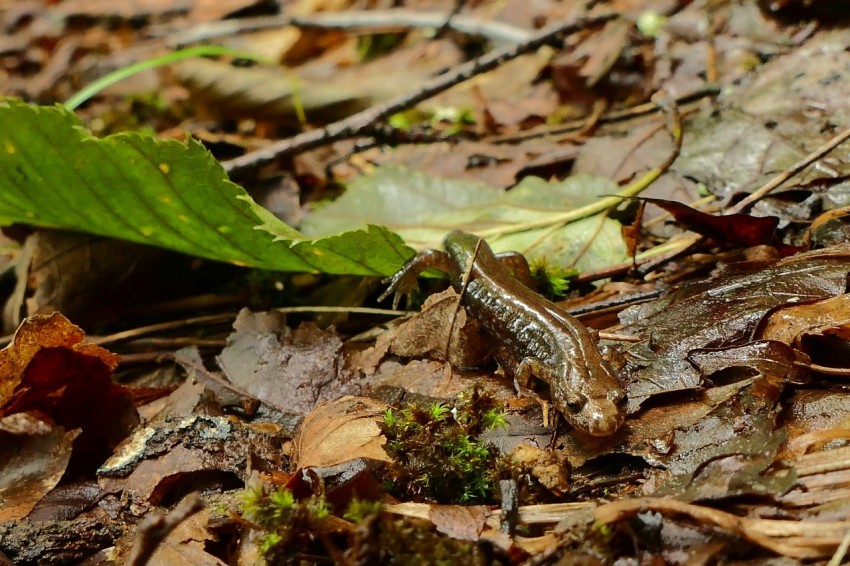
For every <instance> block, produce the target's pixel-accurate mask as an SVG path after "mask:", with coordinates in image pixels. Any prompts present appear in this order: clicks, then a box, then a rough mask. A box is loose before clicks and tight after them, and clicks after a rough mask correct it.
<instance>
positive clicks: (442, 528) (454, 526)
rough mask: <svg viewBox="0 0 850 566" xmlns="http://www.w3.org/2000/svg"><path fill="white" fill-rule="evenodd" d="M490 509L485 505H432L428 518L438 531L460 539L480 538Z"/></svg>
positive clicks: (473, 539) (474, 539) (472, 539)
mask: <svg viewBox="0 0 850 566" xmlns="http://www.w3.org/2000/svg"><path fill="white" fill-rule="evenodd" d="M489 516H490V509H489V508H487V507H485V506H483V505H468V506H461V505H431V507H430V509H429V510H428V519H429V520H430V521H431V522H432V523H434V526H435V527H436V528H437V531H439V532H441V533H443V534H446V535H449V536H450V537H452V538H456V539H460V540H471V541H476V540H478V536H479V535H480V534H481V532H482V531H483V530H484V526H485V524H486V522H487V517H489Z"/></svg>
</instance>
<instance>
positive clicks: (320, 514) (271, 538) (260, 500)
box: [242, 486, 331, 562]
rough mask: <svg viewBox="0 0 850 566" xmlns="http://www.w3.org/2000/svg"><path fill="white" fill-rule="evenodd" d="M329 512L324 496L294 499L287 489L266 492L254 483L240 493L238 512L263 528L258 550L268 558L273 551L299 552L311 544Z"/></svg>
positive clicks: (320, 531)
mask: <svg viewBox="0 0 850 566" xmlns="http://www.w3.org/2000/svg"><path fill="white" fill-rule="evenodd" d="M330 513H331V510H330V507H329V506H328V504H327V503H326V502H325V499H324V497H316V496H313V497H310V498H309V499H304V500H301V501H296V500H295V496H294V495H293V494H292V492H291V491H289V490H288V489H277V490H275V491H271V492H269V491H267V490H266V489H265V488H264V487H263V486H258V487H255V488H248V489H246V490H245V492H244V494H243V496H242V515H243V517H244V518H245V519H247V520H248V521H250V522H252V523H253V524H254V525H255V526H256V527H257V528H259V529H261V530H262V531H264V532H265V534H264V535H263V538H262V541H261V542H260V551H261V552H262V554H263V555H264V556H265V557H266V558H267V559H269V561H270V562H274V560H272V556H274V555H275V554H277V553H287V554H289V553H291V552H293V551H294V552H303V551H305V550H306V549H307V548H309V547H311V546H313V544H314V543H315V541H316V539H317V538H321V535H322V533H324V523H325V520H326V519H327V518H328V517H329V516H330Z"/></svg>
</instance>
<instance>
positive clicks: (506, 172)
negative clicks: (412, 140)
mask: <svg viewBox="0 0 850 566" xmlns="http://www.w3.org/2000/svg"><path fill="white" fill-rule="evenodd" d="M574 154H575V150H574V148H573V147H570V146H566V147H565V146H564V145H563V144H558V143H556V142H555V141H550V140H548V139H539V140H529V141H528V142H526V143H523V144H522V145H519V146H516V145H507V144H496V143H487V142H480V141H470V140H458V141H455V142H451V143H450V142H434V143H428V144H408V145H401V146H399V147H396V148H393V149H392V150H389V151H387V150H386V149H382V150H378V149H376V150H374V151H372V152H369V153H365V154H364V157H365V158H369V159H370V161H371V162H373V163H375V164H376V165H403V166H405V167H409V168H410V169H413V170H415V171H420V172H422V173H428V174H429V175H431V176H434V177H439V178H443V179H462V180H467V181H474V182H484V183H486V184H488V185H492V186H494V187H503V188H506V189H507V188H509V187H512V186H514V185H515V184H516V183H517V182H518V181H519V179H520V178H521V177H522V173H526V174H534V171H533V170H530V168H532V167H537V166H540V167H543V166H546V165H552V164H553V163H560V162H564V161H571V160H572V159H573V158H574V157H575V155H574ZM334 172H335V173H337V174H339V175H342V176H353V175H355V174H356V172H354V171H352V170H351V167H350V166H346V165H341V166H337V167H335V168H334Z"/></svg>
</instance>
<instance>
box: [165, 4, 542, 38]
mask: <svg viewBox="0 0 850 566" xmlns="http://www.w3.org/2000/svg"><path fill="white" fill-rule="evenodd" d="M444 24H446V14H445V13H444V12H421V11H418V10H405V9H390V10H364V11H346V12H325V13H320V14H311V15H309V16H263V17H258V18H240V19H236V20H222V21H218V22H209V23H204V24H200V25H197V26H194V27H191V28H189V29H185V30H181V31H178V32H176V33H170V32H169V33H167V34H154V35H155V36H156V35H160V36H163V35H164V36H165V37H164V40H163V39H159V40H158V41H157V43H158V44H159V45H162V43H163V42H164V43H165V44H166V45H169V46H171V47H185V46H186V45H190V44H192V43H199V42H202V41H209V40H211V39H217V38H220V37H228V36H232V35H238V34H243V33H251V32H255V31H262V30H267V29H279V28H282V27H286V26H295V27H299V28H305V29H310V28H312V29H338V30H344V31H354V32H364V33H376V32H392V31H405V30H409V29H414V28H439V27H440V26H442V25H444ZM448 28H449V29H451V30H452V31H453V32H455V33H462V34H464V35H469V36H478V37H484V38H487V39H489V40H490V41H493V42H497V43H522V42H524V41H528V39H529V38H530V37H531V35H532V34H533V33H534V32H533V31H532V30H528V29H524V28H521V27H518V26H513V25H511V24H507V23H505V22H498V21H494V20H483V19H481V18H477V17H475V16H470V15H466V14H457V15H454V16H452V18H451V20H450V21H449V22H448Z"/></svg>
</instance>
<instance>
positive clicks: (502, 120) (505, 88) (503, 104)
mask: <svg viewBox="0 0 850 566" xmlns="http://www.w3.org/2000/svg"><path fill="white" fill-rule="evenodd" d="M553 54H554V51H553V50H552V49H551V48H549V47H543V48H541V49H540V50H538V51H537V52H536V53H532V54H529V55H524V56H521V57H517V58H516V59H514V60H512V61H509V62H508V63H506V64H504V65H502V66H500V67H498V68H497V69H496V70H494V71H490V72H489V73H484V74H481V75H477V76H476V77H474V78H472V79H471V80H469V81H465V82H463V83H461V84H459V85H457V86H455V87H453V88H452V89H450V90H449V91H447V92H445V93H444V94H441V95H439V96H436V97H434V98H433V99H430V100H427V101H425V102H423V103H422V105H421V107H422V108H423V109H426V110H437V109H439V108H446V107H448V108H457V109H471V110H472V111H473V112H474V113H475V115H476V116H475V117H476V120H475V121H476V123H478V124H483V123H485V122H489V123H491V124H493V125H495V126H498V127H500V128H502V127H506V128H515V127H516V126H518V125H520V124H521V123H523V122H525V121H526V120H529V119H533V118H536V119H537V120H538V121H541V122H542V121H544V120H545V118H546V117H547V116H549V115H551V114H552V113H553V112H554V111H555V109H556V108H557V106H558V95H557V93H556V92H555V90H554V89H553V88H552V86H551V84H550V83H549V82H548V81H547V82H544V83H541V84H535V79H536V77H537V76H538V75H539V74H540V73H541V72H542V71H543V69H545V68H546V66H547V65H548V64H549V62H550V60H551V59H552V56H553ZM407 84H408V88H409V85H412V84H416V83H407ZM485 114H486V118H485V116H484V115H485Z"/></svg>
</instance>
